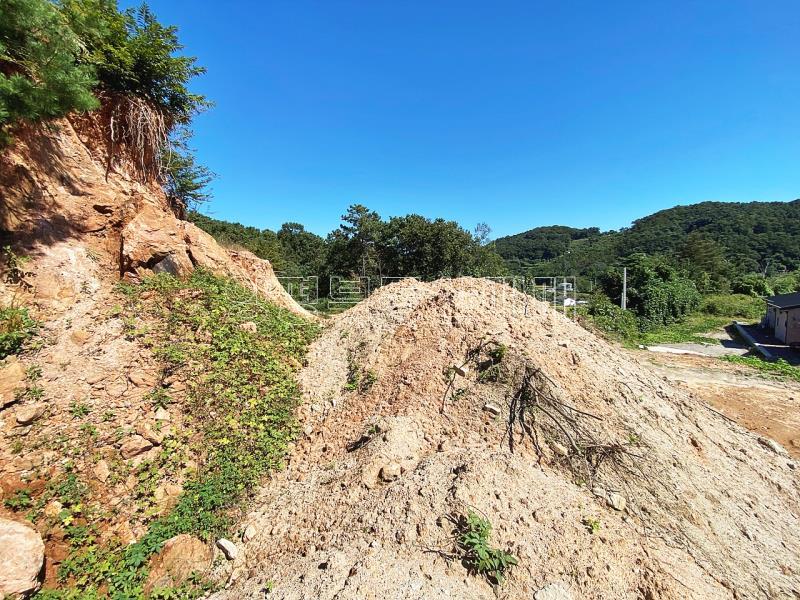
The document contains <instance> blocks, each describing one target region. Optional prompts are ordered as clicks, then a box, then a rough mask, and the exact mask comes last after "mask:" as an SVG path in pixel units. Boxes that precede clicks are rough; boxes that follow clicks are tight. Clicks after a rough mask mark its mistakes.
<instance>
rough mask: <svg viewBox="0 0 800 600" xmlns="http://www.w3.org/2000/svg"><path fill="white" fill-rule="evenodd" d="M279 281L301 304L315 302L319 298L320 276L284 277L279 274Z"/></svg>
mask: <svg viewBox="0 0 800 600" xmlns="http://www.w3.org/2000/svg"><path fill="white" fill-rule="evenodd" d="M278 281H279V282H280V283H281V285H282V286H283V288H284V289H285V290H286V292H287V293H288V294H289V295H290V296H291V297H292V298H293V299H294V301H295V302H297V303H298V304H301V305H306V304H315V303H316V302H317V300H319V277H317V276H316V275H311V276H308V277H284V276H281V275H279V276H278Z"/></svg>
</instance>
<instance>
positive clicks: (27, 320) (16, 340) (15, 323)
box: [0, 306, 36, 359]
mask: <svg viewBox="0 0 800 600" xmlns="http://www.w3.org/2000/svg"><path fill="white" fill-rule="evenodd" d="M35 332H36V321H34V320H33V319H32V318H31V317H30V315H29V314H28V309H27V308H19V307H16V306H9V307H6V308H0V359H3V358H5V357H6V356H8V355H10V354H16V353H17V352H19V350H20V348H22V344H24V343H25V341H26V340H27V339H29V338H30V337H32V336H33V335H34V333H35Z"/></svg>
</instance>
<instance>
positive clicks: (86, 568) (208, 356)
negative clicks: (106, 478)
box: [46, 270, 318, 600]
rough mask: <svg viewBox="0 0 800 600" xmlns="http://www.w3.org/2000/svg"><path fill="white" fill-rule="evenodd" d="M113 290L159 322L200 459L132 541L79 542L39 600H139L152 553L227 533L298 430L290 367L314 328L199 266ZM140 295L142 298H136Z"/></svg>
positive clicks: (184, 591)
mask: <svg viewBox="0 0 800 600" xmlns="http://www.w3.org/2000/svg"><path fill="white" fill-rule="evenodd" d="M120 290H121V291H122V292H123V294H124V295H125V296H126V297H127V304H128V308H129V309H130V310H131V311H132V310H136V311H137V314H143V315H144V316H145V317H146V318H147V319H149V320H154V321H157V322H158V323H159V326H158V327H154V328H153V330H152V331H153V332H154V333H152V339H153V351H154V354H155V355H156V356H159V357H161V360H162V364H163V376H164V377H165V378H166V377H168V376H171V375H173V374H176V373H180V376H181V377H182V378H183V379H185V380H186V381H188V382H191V383H190V385H189V387H188V388H187V398H186V400H184V401H183V402H184V403H185V405H184V406H183V410H184V412H185V413H186V414H187V416H188V419H189V422H190V426H191V427H192V428H193V429H194V430H195V431H198V432H200V433H201V434H202V440H203V441H202V444H201V445H200V446H201V448H200V449H202V450H203V452H202V460H201V461H200V462H201V465H200V467H199V468H198V471H197V473H196V475H195V476H194V478H193V479H191V480H189V481H188V482H187V483H185V484H184V486H183V493H182V494H181V496H180V497H179V499H178V502H177V504H176V506H175V507H174V508H173V509H172V510H171V512H169V513H168V514H166V515H162V516H160V517H157V518H154V520H152V521H151V522H150V524H149V527H148V531H147V533H146V534H145V535H144V536H143V537H142V539H140V540H139V541H138V542H136V543H134V544H132V545H130V546H127V547H124V548H122V547H119V546H117V547H113V546H112V547H107V548H100V547H99V546H98V545H97V544H88V545H86V546H82V547H80V548H77V549H76V550H75V551H74V552H73V553H72V554H71V555H70V557H69V558H68V560H67V561H65V563H64V564H65V566H66V567H67V568H66V569H62V577H63V580H64V582H65V584H67V589H65V590H63V591H62V590H49V591H48V592H47V593H48V595H47V596H46V597H47V598H58V599H67V598H73V597H74V598H84V597H86V598H93V597H102V598H105V597H110V598H125V599H135V600H138V599H141V598H145V597H146V596H145V595H144V592H143V585H144V582H145V580H146V577H147V568H146V565H147V563H148V561H149V558H150V556H151V555H153V554H154V553H156V552H157V551H158V550H159V549H160V548H161V546H162V545H163V543H164V542H165V541H166V540H168V539H169V538H171V537H173V536H175V535H178V534H181V533H188V534H192V535H196V536H198V537H200V538H202V539H206V540H210V539H212V538H213V537H215V536H219V535H222V534H224V533H226V532H227V530H228V528H229V526H230V525H231V511H232V510H234V509H235V508H236V507H237V506H239V505H240V504H241V502H242V501H243V500H245V499H246V498H247V496H248V494H249V492H250V491H251V490H252V489H253V488H254V486H255V485H257V484H258V482H259V481H260V480H261V479H262V478H263V477H264V476H265V475H266V474H267V473H269V472H270V471H272V470H274V469H279V468H281V467H282V466H283V459H284V456H285V453H286V448H287V444H288V443H289V442H290V441H291V440H292V439H293V438H294V436H295V434H296V432H297V425H296V422H295V418H294V409H295V407H296V406H297V404H298V401H299V398H300V393H299V389H298V387H297V383H296V381H295V373H296V371H297V369H298V368H299V366H300V364H301V362H300V359H301V358H302V356H303V354H304V353H305V350H306V348H307V346H308V344H309V343H310V341H311V340H312V339H313V338H314V337H315V336H316V334H317V331H318V328H317V326H316V325H314V324H313V323H311V322H309V321H306V320H305V319H303V318H301V317H298V316H296V315H294V314H293V313H291V312H289V311H287V310H286V309H283V308H280V307H278V306H276V305H274V304H272V303H269V302H266V301H264V300H263V299H261V298H259V297H258V296H257V295H256V294H255V293H253V292H251V291H250V290H248V289H246V288H245V287H243V286H241V285H239V284H238V283H235V282H233V281H231V280H229V279H225V278H222V277H217V276H214V275H212V274H210V273H208V272H205V271H201V270H197V271H195V272H194V273H193V274H192V276H191V277H190V278H189V279H188V280H187V281H180V280H178V279H176V278H174V277H172V276H170V275H167V274H159V275H156V276H154V277H152V278H150V279H148V280H146V281H145V282H144V283H143V284H142V285H140V286H128V285H124V286H121V288H120ZM145 291H147V292H150V293H149V294H147V300H146V301H145V300H141V299H140V296H141V295H142V293H143V292H145ZM245 322H255V323H256V325H257V333H252V332H249V331H246V330H244V329H243V328H242V327H240V326H241V324H242V323H245ZM145 483H148V482H145ZM207 589H208V588H207V586H206V585H205V584H203V583H202V582H200V581H197V582H195V583H194V584H192V582H188V584H187V585H184V586H182V587H181V588H175V589H172V590H159V591H157V592H153V593H152V594H151V595H150V596H149V597H150V598H194V597H197V596H199V595H201V594H202V593H204V592H205V591H206V590H207ZM101 592H102V593H101ZM71 594H72V595H71ZM75 594H77V595H75Z"/></svg>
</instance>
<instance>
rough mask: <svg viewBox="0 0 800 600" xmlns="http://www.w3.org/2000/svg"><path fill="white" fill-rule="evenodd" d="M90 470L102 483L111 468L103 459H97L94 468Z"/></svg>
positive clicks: (109, 473)
mask: <svg viewBox="0 0 800 600" xmlns="http://www.w3.org/2000/svg"><path fill="white" fill-rule="evenodd" d="M92 472H93V473H94V476H95V477H97V479H99V480H100V481H102V482H103V483H105V482H106V480H107V479H108V476H109V475H111V469H110V468H109V466H108V463H107V462H106V461H105V460H99V461H97V464H96V465H95V466H94V469H92Z"/></svg>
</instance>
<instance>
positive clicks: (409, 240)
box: [189, 204, 508, 289]
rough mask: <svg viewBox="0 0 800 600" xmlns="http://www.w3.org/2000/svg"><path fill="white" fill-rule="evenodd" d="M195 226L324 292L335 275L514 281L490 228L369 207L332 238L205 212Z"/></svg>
mask: <svg viewBox="0 0 800 600" xmlns="http://www.w3.org/2000/svg"><path fill="white" fill-rule="evenodd" d="M189 220H191V221H192V222H194V223H195V224H196V225H198V226H199V227H200V228H201V229H203V230H205V231H206V232H208V233H210V234H211V235H212V236H214V237H215V238H216V239H217V240H218V241H220V242H222V243H223V244H225V245H228V246H234V247H236V246H239V247H242V248H244V249H246V250H249V251H251V252H253V253H254V254H255V255H256V256H259V257H261V258H265V259H267V260H269V261H270V262H271V263H272V264H273V267H274V268H275V271H276V272H278V273H280V274H282V275H287V276H309V275H316V276H318V277H320V284H321V285H323V286H324V284H325V283H326V281H324V280H327V278H328V277H329V276H330V275H342V276H353V277H385V276H391V277H406V276H413V277H419V278H422V279H438V278H441V277H459V276H465V275H473V276H496V275H503V274H506V273H508V270H507V268H506V266H505V263H504V262H503V259H502V258H501V257H500V255H499V254H497V252H496V250H495V248H494V244H493V243H491V242H490V241H489V239H488V236H489V233H490V230H489V228H488V226H486V225H485V224H479V225H478V226H477V227H476V228H475V231H472V232H470V231H467V230H466V229H464V228H463V227H461V226H460V225H459V224H458V223H456V222H455V221H446V220H444V219H428V218H426V217H423V216H421V215H415V214H411V215H406V216H402V217H391V218H389V219H388V220H387V219H384V218H382V217H381V216H380V215H379V214H378V213H377V212H375V211H372V210H370V209H369V208H367V207H366V206H363V205H361V204H354V205H352V206H350V207H349V208H348V209H347V212H346V213H345V214H344V215H342V222H341V224H340V225H339V227H338V228H337V229H335V230H334V231H332V232H330V233H329V234H328V235H327V236H326V237H324V238H323V237H321V236H318V235H316V234H314V233H311V232H309V231H306V230H305V228H304V227H303V225H301V224H299V223H284V224H283V226H281V228H280V229H279V230H278V231H277V232H275V231H271V230H269V229H258V228H255V227H247V226H244V225H241V224H239V223H229V222H226V221H220V220H217V219H212V218H211V217H208V216H206V215H203V214H200V213H198V212H192V213H190V215H189ZM323 289H324V287H323Z"/></svg>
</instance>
